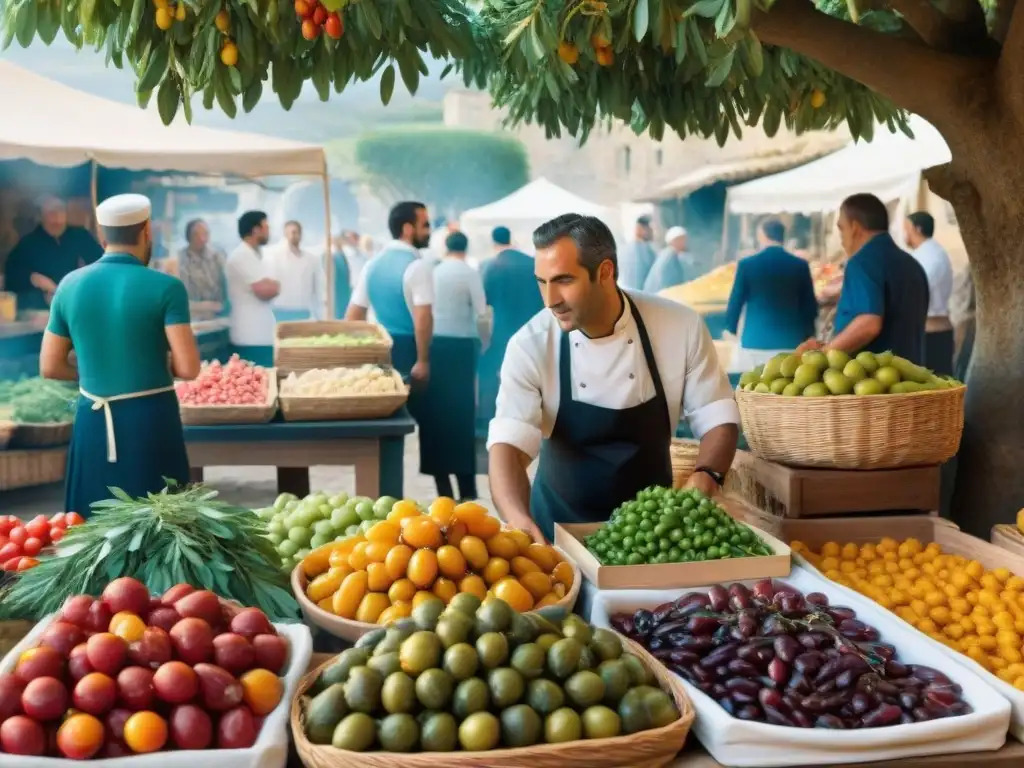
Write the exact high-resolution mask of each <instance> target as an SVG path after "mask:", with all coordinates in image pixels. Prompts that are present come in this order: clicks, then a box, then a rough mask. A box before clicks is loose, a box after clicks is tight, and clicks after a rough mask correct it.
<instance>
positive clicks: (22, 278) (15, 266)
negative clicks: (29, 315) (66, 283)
mask: <svg viewBox="0 0 1024 768" xmlns="http://www.w3.org/2000/svg"><path fill="white" fill-rule="evenodd" d="M39 213H40V221H39V226H37V227H36V228H35V229H33V230H32V231H31V232H29V233H28V234H27V235H25V236H24V237H23V238H21V240H20V241H19V242H18V244H17V245H16V246H14V248H13V249H12V250H11V252H10V253H9V254H8V255H7V262H6V264H5V266H4V290H6V291H10V292H12V293H15V294H17V296H18V309H46V308H47V307H48V306H49V305H50V302H51V301H52V300H53V294H54V292H55V291H56V290H57V284H58V283H60V281H61V280H63V279H64V277H65V276H66V275H67V274H68V273H69V272H71V271H72V270H74V269H77V268H78V267H81V266H84V265H86V264H92V263H93V262H94V261H96V259H98V258H99V257H100V256H101V255H102V254H103V249H102V248H101V247H100V245H99V243H97V242H96V240H95V238H93V236H92V235H91V234H89V232H88V230H86V229H83V228H82V227H69V226H68V209H67V204H66V203H65V202H64V201H63V200H61V199H60V198H58V197H54V196H52V195H48V196H46V197H44V198H43V199H42V201H41V202H40V206H39Z"/></svg>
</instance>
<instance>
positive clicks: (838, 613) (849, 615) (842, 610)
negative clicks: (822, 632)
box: [825, 605, 857, 624]
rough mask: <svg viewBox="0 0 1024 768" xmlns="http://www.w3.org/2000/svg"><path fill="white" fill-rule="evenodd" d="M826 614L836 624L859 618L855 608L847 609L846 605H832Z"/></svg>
mask: <svg viewBox="0 0 1024 768" xmlns="http://www.w3.org/2000/svg"><path fill="white" fill-rule="evenodd" d="M825 613H827V614H828V615H829V616H831V617H832V620H833V621H834V622H835V623H836V624H840V623H842V622H844V621H847V620H848V619H855V618H857V612H856V611H855V610H853V608H847V607H846V606H845V605H831V606H829V608H828V610H826V611H825Z"/></svg>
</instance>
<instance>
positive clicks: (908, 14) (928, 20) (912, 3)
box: [886, 0, 980, 50]
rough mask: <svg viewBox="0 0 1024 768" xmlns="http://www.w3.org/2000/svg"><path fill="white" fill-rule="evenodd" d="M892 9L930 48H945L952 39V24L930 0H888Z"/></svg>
mask: <svg viewBox="0 0 1024 768" xmlns="http://www.w3.org/2000/svg"><path fill="white" fill-rule="evenodd" d="M886 5H888V6H889V7H890V8H891V9H892V10H894V11H896V12H897V13H899V15H900V16H902V17H903V21H905V22H906V23H907V25H908V26H909V27H910V28H911V29H913V30H914V31H915V32H917V34H918V35H919V36H920V38H921V39H922V40H923V41H924V42H925V43H926V44H928V45H929V46H931V47H932V48H938V49H939V50H945V49H946V48H947V47H948V46H949V44H950V41H951V39H952V36H953V28H954V26H955V25H954V24H953V22H952V20H951V19H949V18H947V17H946V16H945V15H944V14H943V13H942V11H940V10H939V9H938V8H936V7H935V6H934V5H932V4H931V0H888V2H887V3H886ZM979 7H980V6H979Z"/></svg>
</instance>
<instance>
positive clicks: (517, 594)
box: [494, 578, 534, 613]
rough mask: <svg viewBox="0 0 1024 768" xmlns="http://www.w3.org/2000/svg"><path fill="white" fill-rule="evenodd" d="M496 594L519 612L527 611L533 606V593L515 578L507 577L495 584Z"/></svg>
mask: <svg viewBox="0 0 1024 768" xmlns="http://www.w3.org/2000/svg"><path fill="white" fill-rule="evenodd" d="M494 596H495V597H497V598H498V599H499V600H504V601H505V602H506V603H508V604H509V605H510V606H512V609H513V610H515V611H518V612H519V613H525V612H526V611H528V610H530V609H531V608H533V603H534V600H533V595H531V594H530V593H529V591H528V590H527V589H526V587H524V586H523V585H522V584H520V583H519V582H518V581H516V580H515V579H513V578H505V579H502V580H501V581H499V582H498V583H497V584H495V585H494Z"/></svg>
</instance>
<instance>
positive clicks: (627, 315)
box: [573, 291, 633, 344]
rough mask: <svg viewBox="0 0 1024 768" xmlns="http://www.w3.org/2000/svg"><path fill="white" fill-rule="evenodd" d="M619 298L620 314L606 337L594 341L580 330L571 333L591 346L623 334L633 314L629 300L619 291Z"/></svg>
mask: <svg viewBox="0 0 1024 768" xmlns="http://www.w3.org/2000/svg"><path fill="white" fill-rule="evenodd" d="M619 297H620V298H621V299H622V313H621V314H620V315H619V319H618V320H616V321H615V325H613V326H612V332H611V333H609V334H608V335H607V336H599V337H597V338H596V339H592V338H591V337H590V336H587V334H585V333H584V332H583V331H580V330H575V331H573V333H576V334H578V335H579V337H580V338H583V339H586V340H587V341H589V342H591V343H592V344H600V343H601V342H602V341H607V340H608V339H614V338H615V337H616V336H618V335H619V334H620V333H623V332H625V331H626V330H627V329H628V327H629V324H630V323H631V322H632V321H633V312H632V310H631V309H630V306H629V299H628V298H626V294H625V293H623V292H622V291H619Z"/></svg>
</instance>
